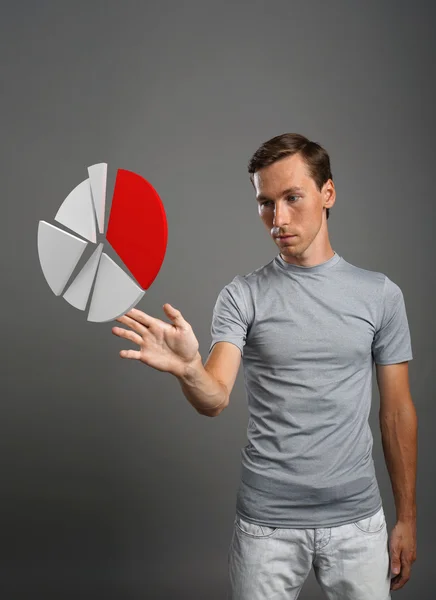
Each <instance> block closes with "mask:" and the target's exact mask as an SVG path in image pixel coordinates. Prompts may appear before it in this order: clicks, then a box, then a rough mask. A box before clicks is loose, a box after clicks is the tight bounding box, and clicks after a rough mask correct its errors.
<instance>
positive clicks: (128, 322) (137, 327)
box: [116, 311, 147, 336]
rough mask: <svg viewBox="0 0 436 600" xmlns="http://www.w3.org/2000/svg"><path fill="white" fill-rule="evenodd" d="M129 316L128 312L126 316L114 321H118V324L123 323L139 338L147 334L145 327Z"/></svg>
mask: <svg viewBox="0 0 436 600" xmlns="http://www.w3.org/2000/svg"><path fill="white" fill-rule="evenodd" d="M129 314H130V311H129V312H128V313H127V314H125V315H122V316H121V317H118V318H117V319H116V321H118V322H119V323H123V324H124V325H128V326H129V327H131V328H132V329H133V330H134V331H136V333H138V334H139V335H141V336H143V335H145V334H146V333H147V327H146V326H145V325H142V324H141V323H140V322H139V321H138V320H137V319H134V318H132V317H129V316H127V315H129ZM123 331H125V330H123Z"/></svg>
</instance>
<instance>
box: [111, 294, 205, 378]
mask: <svg viewBox="0 0 436 600" xmlns="http://www.w3.org/2000/svg"><path fill="white" fill-rule="evenodd" d="M163 309H164V311H165V313H166V315H167V316H168V318H169V319H170V320H171V321H172V323H166V322H165V321H161V320H160V319H156V318H154V317H151V316H150V315H147V314H146V313H144V312H142V311H141V310H137V309H136V308H132V309H131V310H129V312H127V313H126V314H125V315H123V316H121V317H118V319H116V320H117V321H118V322H119V323H123V324H124V325H127V326H128V327H130V329H131V330H129V329H123V328H121V327H113V328H112V333H113V334H115V335H117V336H118V337H121V338H125V339H126V340H130V341H131V342H134V343H135V344H138V346H139V350H121V351H120V356H121V358H133V359H134V360H140V361H141V362H143V363H145V364H146V365H148V366H150V367H153V368H154V369H157V370H158V371H166V372H168V373H172V374H173V375H175V376H176V377H180V376H182V375H183V374H184V373H185V370H186V368H187V367H188V366H189V365H190V364H191V363H193V362H194V361H195V360H198V359H199V360H201V356H200V354H199V352H198V348H199V343H198V340H197V338H196V337H195V335H194V332H193V330H192V327H191V325H190V324H189V323H188V322H187V321H186V320H185V319H184V318H183V316H182V313H181V312H180V311H179V310H177V309H176V308H174V307H173V306H171V304H164V305H163Z"/></svg>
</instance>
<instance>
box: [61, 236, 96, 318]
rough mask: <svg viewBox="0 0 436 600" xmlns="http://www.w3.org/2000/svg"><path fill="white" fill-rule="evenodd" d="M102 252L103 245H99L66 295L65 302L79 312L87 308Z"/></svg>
mask: <svg viewBox="0 0 436 600" xmlns="http://www.w3.org/2000/svg"><path fill="white" fill-rule="evenodd" d="M102 250H103V244H99V245H98V246H97V248H96V249H95V250H94V252H93V253H92V255H91V256H90V258H89V259H88V261H87V263H86V264H85V266H84V267H83V269H82V270H81V271H80V273H79V274H78V275H77V277H76V278H75V279H74V281H73V283H72V284H71V285H70V287H69V288H68V289H67V291H66V292H65V294H64V298H65V300H66V301H67V302H69V303H70V304H71V305H72V306H74V307H75V308H78V309H79V310H85V308H86V303H87V302H88V298H89V294H90V292H91V288H92V282H93V281H94V277H95V274H96V272H97V267H98V263H99V261H100V256H101V253H102Z"/></svg>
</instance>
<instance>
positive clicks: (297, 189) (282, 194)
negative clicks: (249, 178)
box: [256, 185, 303, 201]
mask: <svg viewBox="0 0 436 600" xmlns="http://www.w3.org/2000/svg"><path fill="white" fill-rule="evenodd" d="M290 192H303V188H300V187H298V186H297V185H293V186H291V187H290V188H288V189H286V190H283V191H282V193H281V194H280V196H284V195H285V194H289V193H290ZM256 199H257V200H258V201H259V200H271V198H268V196H264V195H263V194H259V196H257V197H256Z"/></svg>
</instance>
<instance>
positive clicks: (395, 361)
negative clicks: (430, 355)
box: [374, 356, 413, 366]
mask: <svg viewBox="0 0 436 600" xmlns="http://www.w3.org/2000/svg"><path fill="white" fill-rule="evenodd" d="M410 360H413V356H406V358H392V359H390V360H382V361H378V360H374V364H376V365H382V366H383V365H396V364H398V363H402V362H409V361H410Z"/></svg>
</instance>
